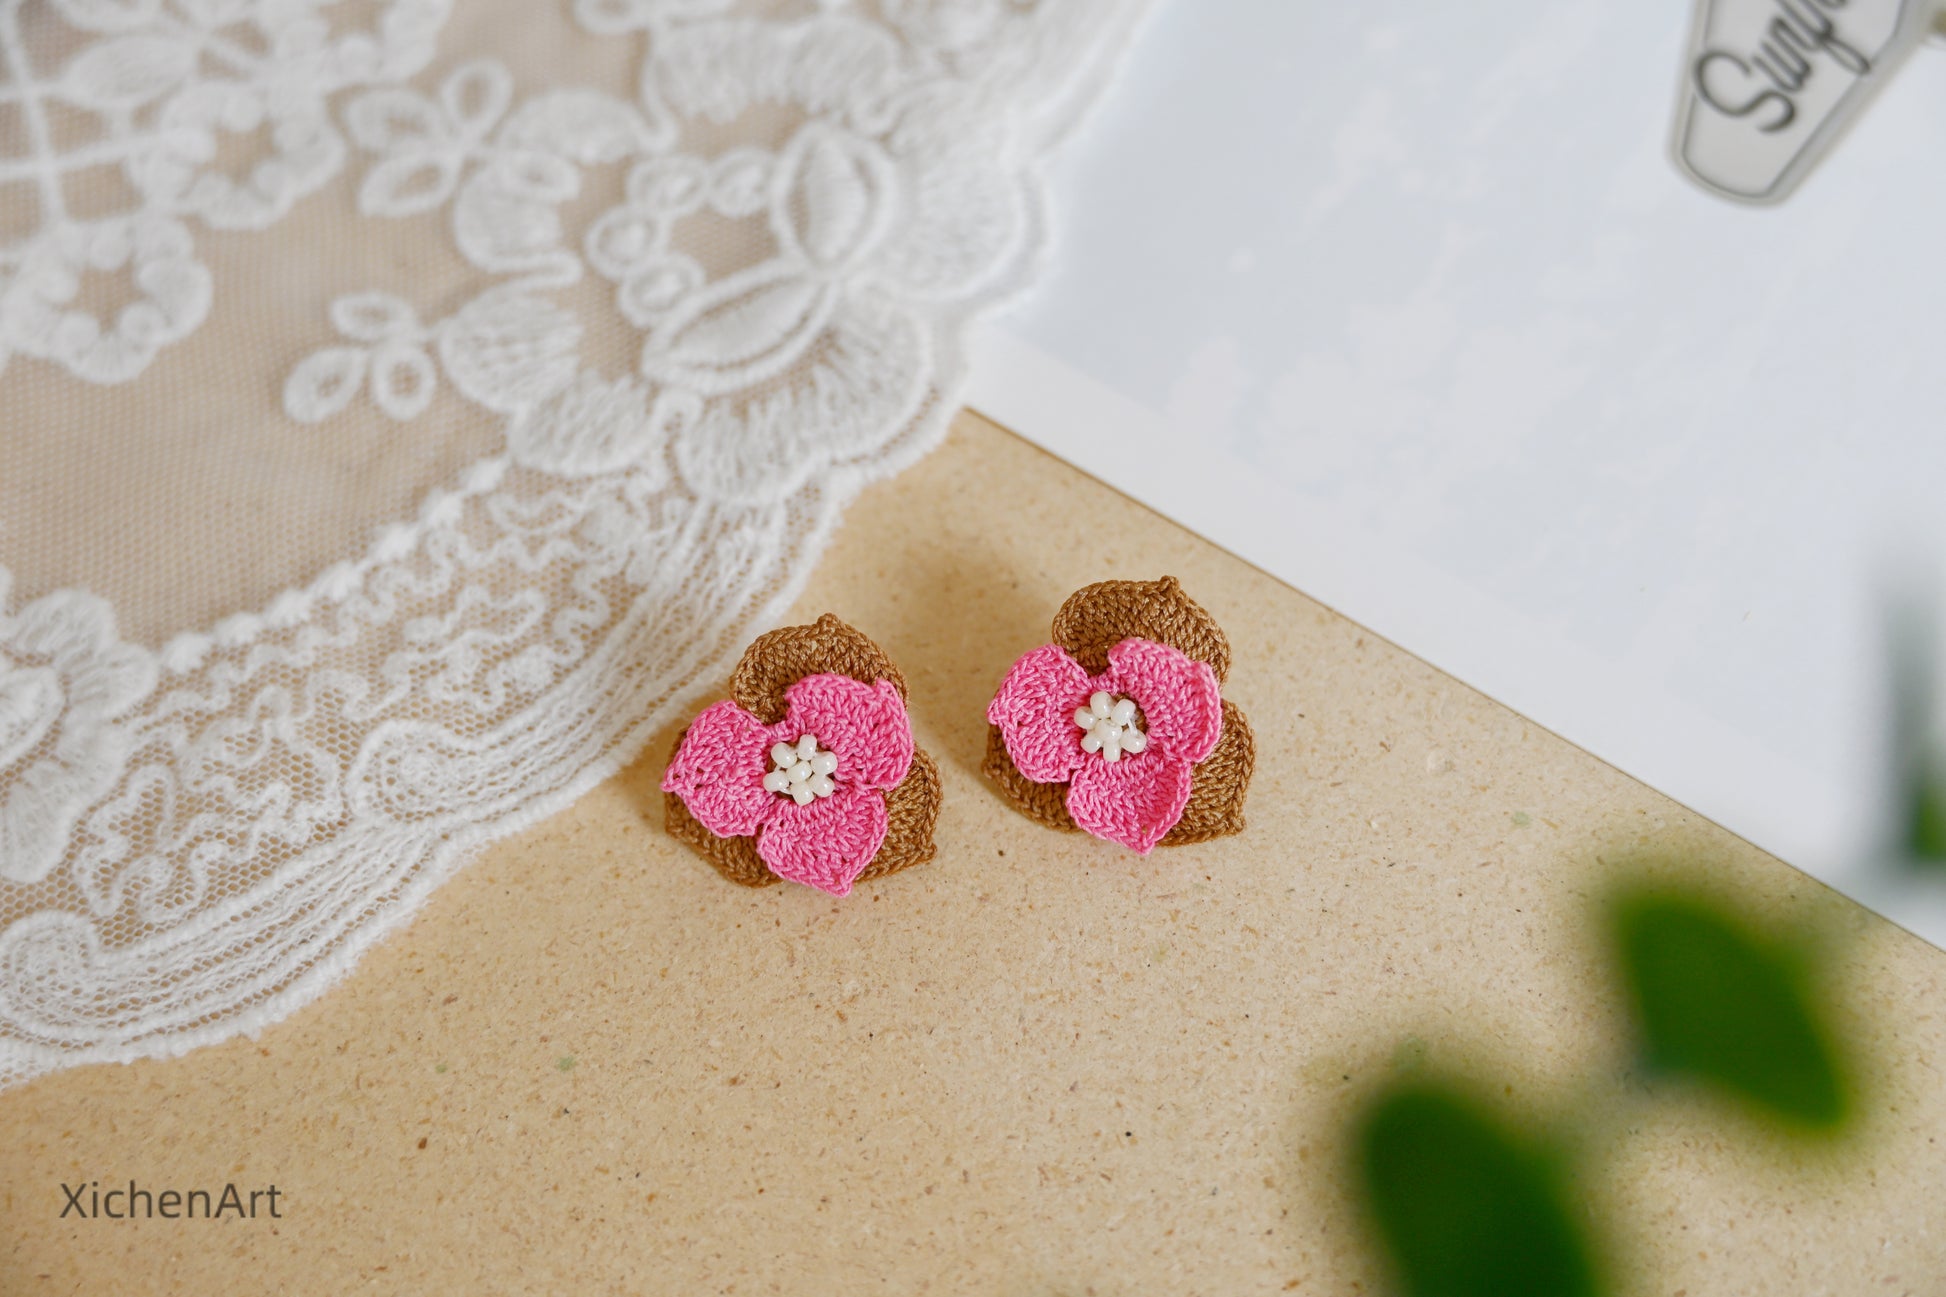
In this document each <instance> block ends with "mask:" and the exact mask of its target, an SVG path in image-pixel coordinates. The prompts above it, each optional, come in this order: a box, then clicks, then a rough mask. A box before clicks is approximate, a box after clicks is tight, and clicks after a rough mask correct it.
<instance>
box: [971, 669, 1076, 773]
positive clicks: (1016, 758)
mask: <svg viewBox="0 0 1946 1297" xmlns="http://www.w3.org/2000/svg"><path fill="white" fill-rule="evenodd" d="M1092 692H1093V686H1092V685H1091V684H1090V683H1089V680H1088V673H1087V671H1085V670H1084V669H1083V668H1082V666H1081V664H1080V663H1079V662H1076V661H1075V660H1074V659H1073V658H1072V657H1069V656H1068V652H1067V650H1066V649H1064V648H1062V647H1061V646H1060V645H1059V644H1043V645H1041V647H1039V648H1037V649H1035V650H1034V651H1033V652H1031V653H1028V654H1026V655H1025V656H1024V657H1022V658H1021V659H1020V661H1018V662H1016V663H1014V664H1013V668H1012V669H1011V670H1010V671H1008V672H1007V678H1006V679H1005V680H1003V681H1001V682H1000V692H999V693H997V694H995V695H994V696H993V702H992V703H990V704H989V705H988V706H987V720H988V721H990V722H992V723H993V724H995V725H997V726H999V727H1000V736H1001V738H1003V739H1005V740H1006V744H1007V755H1008V756H1010V757H1012V758H1013V762H1014V766H1015V768H1017V769H1018V770H1019V771H1020V773H1021V774H1023V775H1025V776H1027V777H1028V778H1029V779H1031V780H1033V781H1034V782H1035V783H1037V784H1058V783H1061V782H1063V781H1065V780H1066V779H1067V777H1068V776H1069V775H1071V774H1073V773H1074V771H1075V768H1076V767H1078V766H1079V765H1080V764H1081V758H1082V756H1083V755H1084V754H1083V752H1082V751H1081V733H1082V731H1081V728H1080V727H1079V726H1077V725H1076V724H1075V723H1074V713H1075V712H1076V711H1077V710H1079V709H1080V708H1081V707H1083V706H1085V705H1086V704H1087V702H1088V695H1089V694H1090V693H1092Z"/></svg>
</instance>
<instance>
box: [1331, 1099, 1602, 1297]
mask: <svg viewBox="0 0 1946 1297" xmlns="http://www.w3.org/2000/svg"><path fill="white" fill-rule="evenodd" d="M1357 1156H1358V1159H1359V1163H1358V1173H1359V1178H1360V1180H1361V1182H1362V1183H1361V1188H1362V1191H1363V1193H1364V1197H1365V1207H1366V1210H1367V1212H1368V1213H1369V1214H1370V1216H1371V1219H1372V1221H1373V1223H1374V1224H1375V1225H1376V1227H1377V1230H1378V1234H1379V1236H1380V1238H1381V1239H1382V1240H1383V1241H1384V1244H1385V1248H1386V1251H1387V1252H1388V1253H1389V1254H1390V1256H1391V1258H1392V1261H1393V1266H1394V1271H1395V1273H1396V1274H1397V1276H1398V1278H1399V1280H1400V1282H1401V1286H1402V1289H1403V1291H1404V1292H1405V1293H1407V1294H1410V1297H1593V1294H1596V1293H1599V1292H1601V1291H1602V1288H1601V1287H1600V1286H1599V1285H1598V1283H1597V1280H1596V1274H1595V1269H1594V1265H1593V1263H1592V1262H1591V1260H1590V1254H1589V1249H1588V1245H1587V1243H1586V1241H1585V1240H1584V1239H1583V1237H1582V1235H1581V1232H1580V1231H1579V1230H1577V1229H1576V1228H1575V1226H1574V1223H1573V1222H1574V1215H1573V1214H1572V1213H1570V1212H1569V1210H1568V1208H1567V1205H1566V1196H1565V1194H1564V1193H1563V1192H1562V1189H1561V1185H1560V1183H1559V1180H1558V1178H1557V1176H1556V1174H1555V1171H1554V1168H1553V1166H1552V1165H1551V1164H1550V1163H1549V1162H1548V1161H1547V1159H1545V1158H1544V1157H1542V1156H1541V1155H1540V1154H1539V1153H1537V1152H1535V1151H1534V1150H1533V1149H1531V1148H1530V1147H1529V1146H1528V1145H1527V1144H1526V1143H1525V1142H1524V1141H1522V1140H1521V1139H1520V1138H1519V1137H1518V1136H1517V1135H1516V1134H1515V1133H1514V1132H1512V1131H1510V1130H1508V1129H1507V1128H1506V1127H1505V1126H1503V1125H1502V1124H1501V1123H1500V1122H1499V1121H1498V1120H1497V1119H1496V1118H1495V1117H1494V1116H1493V1115H1492V1114H1490V1113H1489V1112H1487V1111H1486V1110H1485V1109H1484V1108H1483V1107H1481V1106H1480V1105H1478V1104H1476V1103H1474V1102H1473V1101H1472V1100H1470V1099H1468V1098H1467V1097H1465V1096H1464V1095H1462V1094H1460V1093H1459V1092H1457V1091H1455V1090H1453V1089H1451V1088H1449V1087H1447V1086H1445V1085H1442V1084H1439V1083H1437V1082H1417V1081H1415V1082H1407V1083H1403V1084H1397V1085H1394V1086H1393V1087H1392V1088H1390V1089H1389V1090H1388V1091H1387V1092H1385V1093H1384V1094H1383V1095H1381V1096H1380V1097H1379V1099H1378V1100H1377V1102H1375V1103H1374V1104H1373V1105H1372V1106H1371V1107H1370V1108H1369V1109H1368V1110H1367V1112H1366V1113H1365V1116H1364V1118H1363V1121H1362V1123H1361V1125H1360V1128H1359V1131H1358V1141H1357Z"/></svg>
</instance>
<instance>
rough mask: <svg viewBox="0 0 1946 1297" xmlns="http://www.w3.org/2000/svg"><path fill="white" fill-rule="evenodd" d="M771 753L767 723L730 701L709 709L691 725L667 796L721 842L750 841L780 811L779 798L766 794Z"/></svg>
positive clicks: (667, 776) (668, 775)
mask: <svg viewBox="0 0 1946 1297" xmlns="http://www.w3.org/2000/svg"><path fill="white" fill-rule="evenodd" d="M769 747H770V743H769V736H768V733H767V732H766V731H765V729H764V727H763V724H762V722H760V721H759V720H758V719H757V718H756V717H755V716H752V715H751V714H750V713H749V712H746V711H744V710H743V708H741V707H739V706H737V705H736V704H735V703H733V702H730V701H729V700H727V699H725V700H724V701H723V702H720V703H715V704H713V705H711V706H709V707H705V708H704V709H703V710H702V711H701V712H700V713H698V714H697V716H696V719H695V720H693V721H691V722H690V723H689V732H688V733H687V734H684V735H683V738H682V746H681V747H680V748H678V749H677V750H676V756H675V759H674V760H673V761H671V762H670V763H669V769H668V770H667V771H666V772H665V773H664V774H663V776H662V791H663V792H665V793H674V794H675V795H676V796H678V797H680V798H682V804H683V805H684V806H687V807H688V808H689V813H690V814H691V815H694V816H695V817H696V819H697V821H698V822H699V823H701V824H702V826H703V827H704V828H706V829H708V830H709V831H710V832H711V833H714V834H715V835H716V836H717V837H719V838H741V837H747V836H748V835H750V834H752V833H755V832H756V831H757V826H758V825H760V824H762V823H763V822H764V821H765V820H767V819H769V818H770V815H771V812H772V811H773V810H775V805H774V804H775V802H776V801H777V796H776V794H775V793H772V792H769V791H768V790H766V789H765V788H764V772H765V771H766V770H768V769H770V757H769V755H768V750H769Z"/></svg>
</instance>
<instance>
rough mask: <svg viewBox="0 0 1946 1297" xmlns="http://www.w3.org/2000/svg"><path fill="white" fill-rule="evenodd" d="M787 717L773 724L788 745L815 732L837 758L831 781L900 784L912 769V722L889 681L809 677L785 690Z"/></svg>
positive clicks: (872, 786)
mask: <svg viewBox="0 0 1946 1297" xmlns="http://www.w3.org/2000/svg"><path fill="white" fill-rule="evenodd" d="M784 700H785V703H786V704H787V710H786V711H785V713H784V719H783V720H782V721H781V722H779V723H778V724H777V725H774V726H772V727H771V733H773V734H775V735H776V736H777V737H778V738H780V739H781V740H782V741H783V742H785V743H794V742H796V741H797V739H798V738H800V737H801V736H803V735H805V734H815V735H816V736H817V740H818V746H819V747H821V748H823V749H824V750H825V751H827V752H831V753H835V754H836V755H837V757H838V771H837V773H836V774H835V775H833V776H832V779H833V780H834V781H836V782H837V783H838V784H840V785H844V784H852V785H855V786H856V787H859V788H868V789H881V790H882V789H886V788H897V787H898V786H899V783H900V781H901V780H903V779H904V778H905V774H906V771H907V770H909V769H911V768H912V722H911V721H910V720H908V719H907V718H906V714H905V700H904V699H902V698H900V697H899V691H898V690H897V689H895V688H893V686H892V682H891V681H889V680H881V681H879V682H878V683H877V684H871V685H868V684H862V683H860V682H859V681H857V680H854V679H852V678H851V677H850V676H841V675H815V676H805V677H804V678H803V679H802V680H799V681H798V682H797V683H796V684H794V685H792V686H791V687H790V688H788V689H786V690H785V691H784Z"/></svg>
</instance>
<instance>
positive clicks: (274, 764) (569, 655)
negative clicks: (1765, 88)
mask: <svg viewBox="0 0 1946 1297" xmlns="http://www.w3.org/2000/svg"><path fill="white" fill-rule="evenodd" d="M1140 8H1141V0H1038V2H1036V0H875V2H874V0H858V2H856V3H851V2H847V0H818V2H815V3H814V2H812V0H796V2H794V3H767V4H746V3H736V2H734V0H574V2H573V3H570V0H491V2H490V0H478V2H475V3H454V2H453V0H0V1084H8V1083H13V1082H18V1081H19V1080H21V1079H23V1078H26V1077H29V1076H32V1075H35V1074H38V1073H41V1072H45V1071H48V1070H51V1069H54V1068H59V1067H63V1066H68V1065H72V1064H77V1063H82V1062H90V1061H98V1060H114V1059H119V1060H127V1059H132V1058H136V1057H140V1056H145V1055H159V1054H170V1053H176V1052H180V1051H182V1050H184V1049H188V1048H190V1047H192V1046H195V1045H197V1044H201V1043H206V1042H209V1041H214V1040H218V1039H221V1038H224V1037H227V1036H230V1035H232V1034H235V1033H237V1032H239V1031H246V1030H252V1029H255V1028H257V1027H259V1026H262V1025H264V1024H266V1023H268V1022H270V1021H273V1020H275V1019H277V1018H279V1017H281V1016H283V1015H285V1014H287V1013H289V1012H291V1011H292V1010H293V1009H295V1008H297V1007H298V1006H299V1005H301V1004H303V1003H304V1002H306V1001H307V1000H309V999H310V998H311V997H313V996H315V995H317V994H318V993H319V992H320V991H321V990H322V989H324V988H325V987H326V986H327V985H328V984H329V983H330V982H331V981H332V980H333V979H334V978H336V977H337V976H339V975H340V974H342V973H343V972H344V971H345V970H346V969H347V968H348V967H350V965H351V964H352V963H353V962H354V961H355V960H356V959H357V957H358V956H359V954H360V953H361V952H362V951H363V950H364V949H365V948H366V947H367V946H369V945H370V944H371V943H372V942H373V941H375V940H377V939H378V938H379V937H380V936H381V935H382V934H383V933H384V932H385V931H386V930H388V929H389V928H390V927H391V926H392V925H393V924H395V923H397V922H398V921H399V920H400V919H401V918H403V917H404V916H405V915H407V914H408V913H410V912H411V910H412V909H413V907H414V906H415V905H416V903H417V902H418V901H419V900H420V899H421V898H423V897H424V896H425V895H426V894H427V893H428V892H429V891H430V890H431V889H432V888H433V887H434V886H436V885H437V884H438V883H439V881H440V880H441V879H442V878H444V877H445V876H446V875H447V874H448V873H449V872H450V871H451V870H452V869H453V868H454V866H455V865H456V864H457V863H459V862H460V861H462V860H463V859H465V858H466V857H467V855H468V854H469V853H470V852H472V851H474V850H475V849H477V848H478V847H479V846H480V845H481V844H483V843H485V842H488V841H490V840H492V839H494V838H497V837H499V836H501V835H504V834H506V833H509V832H511V831H513V830H515V829H517V828H520V827H521V826H523V825H525V824H528V823H530V822H532V821H533V820H535V819H536V818H538V817H540V816H542V815H545V814H547V813H548V812H550V811H553V810H555V809H557V808H559V807H561V806H563V805H565V804H566V803H567V802H568V801H569V800H571V799H572V798H574V797H575V796H577V795H578V794H580V793H581V792H583V791H585V790H586V789H588V788H589V787H591V786H592V785H593V784H594V783H596V782H597V781H599V780H600V779H602V778H605V777H606V776H607V775H609V774H610V773H612V772H613V771H614V770H616V769H617V768H619V766H620V765H621V764H622V763H623V762H624V761H626V760H627V759H629V758H631V757H632V756H633V755H634V754H635V753H636V752H637V751H638V749H639V748H640V746H641V744H642V743H643V742H644V741H645V740H646V738H647V737H648V736H649V735H650V734H651V733H653V732H654V731H656V730H657V729H659V728H660V727H661V726H663V725H664V724H666V723H667V722H668V721H669V720H670V719H671V718H672V717H673V716H674V715H675V714H676V712H677V710H678V709H679V708H682V707H685V706H687V705H689V704H690V703H691V702H692V701H693V698H694V696H695V695H696V694H697V692H698V691H699V689H700V688H701V687H703V686H704V685H705V684H707V683H708V682H709V681H710V680H711V679H713V678H714V677H716V676H718V675H719V674H720V673H721V672H722V671H723V670H724V669H725V667H726V666H727V663H728V661H729V659H730V658H732V657H733V656H734V655H735V653H736V652H737V651H738V650H739V649H740V648H741V647H742V645H743V643H744V642H745V641H746V640H747V639H748V638H749V637H750V635H751V634H753V633H754V632H755V631H756V630H757V629H759V628H760V627H761V625H762V624H763V623H765V622H766V621H768V620H771V619H773V618H775V617H776V616H778V615H779V613H780V612H781V610H782V608H783V607H784V606H785V604H786V603H787V602H788V601H789V599H790V596H791V594H792V592H793V590H794V588H795V587H796V585H797V584H798V582H799V581H800V579H801V578H802V576H803V575H804V572H805V570H806V568H807V567H808V566H809V564H810V563H811V561H812V560H813V559H814V558H815V556H816V555H817V553H818V551H819V549H820V546H821V544H822V541H823V539H824V537H825V535H826V534H827V532H828V531H829V530H830V528H831V526H832V524H833V521H834V520H835V518H836V515H837V513H838V511H839V509H840V508H841V507H842V506H843V504H844V503H845V502H846V500H848V499H849V498H850V497H851V496H852V495H853V494H854V493H855V492H856V491H857V490H858V489H859V487H861V486H862V485H863V484H865V483H866V482H868V481H871V480H873V479H875V478H879V477H882V476H884V475H886V474H888V473H891V472H893V471H895V470H896V469H898V468H899V467H901V466H902V465H904V464H905V463H907V462H909V461H910V460H911V459H913V458H914V457H915V456H917V455H918V454H920V453H922V452H923V451H924V450H926V449H927V448H928V447H930V446H931V445H932V444H933V442H934V441H935V440H936V439H937V437H938V436H939V435H940V433H941V432H942V430H943V428H944V424H945V419H946V417H947V416H948V414H950V413H951V411H952V410H953V408H954V406H955V402H956V394H957V393H958V391H959V388H960V380H961V369H962V363H963V362H962V342H963V339H964V334H965V332H966V329H967V326H968V324H969V322H970V320H971V319H972V318H973V317H974V316H975V315H976V314H977V313H978V312H980V311H982V310H983V309H987V308H990V307H991V306H992V305H993V304H994V303H996V302H997V301H998V300H999V299H1000V298H1001V297H1002V296H1004V295H1005V294H1007V293H1009V292H1010V291H1012V290H1014V289H1016V288H1018V287H1019V286H1020V285H1021V284H1022V283H1023V282H1024V279H1025V277H1026V276H1027V275H1028V273H1029V272H1030V270H1031V268H1032V266H1033V264H1034V261H1035V259H1036V255H1037V253H1038V251H1039V249H1040V246H1041V236H1042V230H1041V219H1040V212H1039V180H1038V174H1037V172H1038V168H1039V165H1040V162H1041V159H1042V158H1043V157H1044V156H1045V155H1046V153H1047V151H1048V150H1049V149H1050V148H1051V147H1052V145H1053V144H1054V143H1055V142H1056V141H1057V140H1058V139H1059V138H1060V137H1061V136H1062V135H1063V134H1064V132H1066V131H1067V129H1068V128H1069V127H1070V126H1071V125H1072V123H1073V122H1074V120H1075V118H1076V115H1077V113H1078V112H1079V111H1080V109H1081V108H1082V106H1084V105H1085V104H1086V103H1087V102H1089V100H1090V99H1091V98H1092V97H1093V95H1094V93H1095V92H1096V90H1097V89H1098V88H1099V85H1100V83H1101V82H1102V81H1103V80H1104V79H1105V78H1106V76H1107V75H1108V73H1109V71H1110V68H1111V66H1112V63H1113V60H1114V57H1115V55H1116V54H1118V53H1119V51H1120V48H1121V46H1122V44H1123V43H1124V41H1125V40H1126V38H1127V36H1128V34H1129V32H1130V31H1131V29H1132V27H1133V25H1134V23H1135V21H1136V18H1137V16H1138V13H1137V11H1138V10H1139V9H1140Z"/></svg>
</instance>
